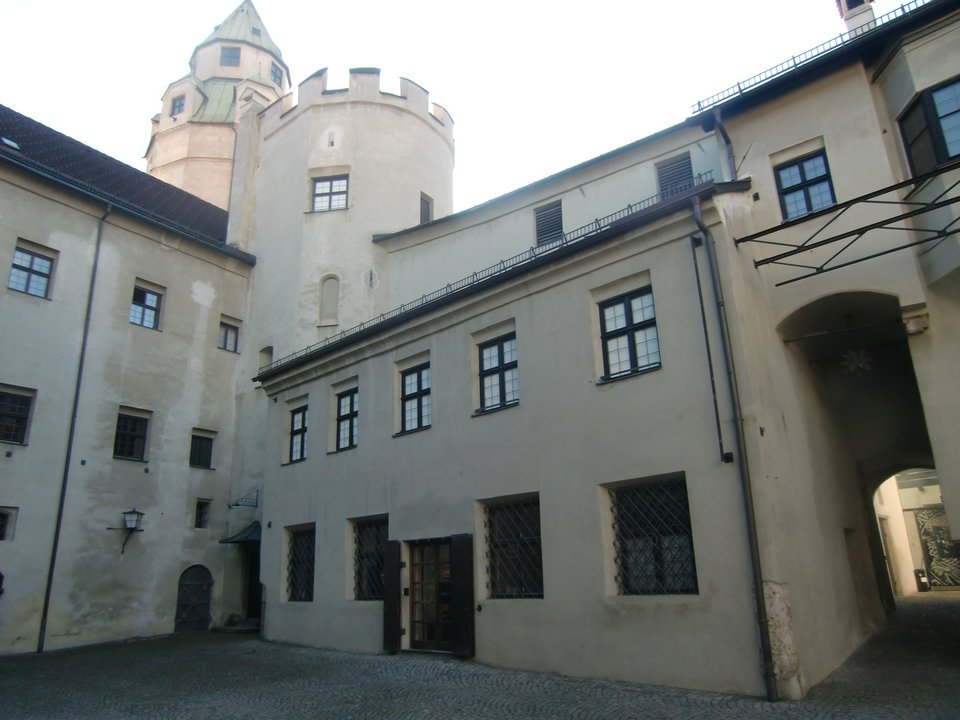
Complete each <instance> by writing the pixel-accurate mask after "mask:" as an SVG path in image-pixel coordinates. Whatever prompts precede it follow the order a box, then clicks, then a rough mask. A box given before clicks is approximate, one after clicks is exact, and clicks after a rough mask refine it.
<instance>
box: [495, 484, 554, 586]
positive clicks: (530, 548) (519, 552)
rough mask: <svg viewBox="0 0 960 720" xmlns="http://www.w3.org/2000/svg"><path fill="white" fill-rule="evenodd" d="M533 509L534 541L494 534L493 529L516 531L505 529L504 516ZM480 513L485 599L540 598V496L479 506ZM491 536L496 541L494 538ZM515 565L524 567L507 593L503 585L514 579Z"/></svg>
mask: <svg viewBox="0 0 960 720" xmlns="http://www.w3.org/2000/svg"><path fill="white" fill-rule="evenodd" d="M533 505H535V506H536V508H535V510H536V513H535V514H536V533H537V534H536V536H535V537H534V536H533V535H526V536H524V535H512V534H510V533H509V532H508V533H497V532H496V531H497V529H507V530H511V531H512V530H516V529H517V528H516V526H515V525H514V526H512V527H506V526H508V525H510V523H509V522H508V520H509V519H510V518H509V517H508V514H509V513H514V514H518V513H519V512H521V510H520V508H524V507H530V506H533ZM483 511H484V518H483V527H484V544H485V546H486V559H487V563H486V574H487V594H488V597H489V598H490V599H493V600H497V599H502V600H508V599H515V600H516V599H524V600H526V599H536V598H543V596H544V594H543V529H542V522H541V516H540V495H539V494H538V493H534V494H532V495H521V496H515V497H510V498H501V499H498V500H496V501H488V502H485V503H484V504H483ZM498 516H499V517H498ZM503 518H506V519H503ZM495 535H497V536H498V537H494V536H495ZM516 565H523V566H524V567H523V568H522V569H521V572H520V576H519V579H520V583H519V585H518V586H517V588H516V589H513V590H511V589H510V588H508V587H505V586H504V585H503V583H504V582H505V581H508V580H510V579H516V569H515V566H516ZM507 566H511V567H507ZM511 575H512V576H513V577H511Z"/></svg>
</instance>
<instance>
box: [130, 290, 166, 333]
mask: <svg viewBox="0 0 960 720" xmlns="http://www.w3.org/2000/svg"><path fill="white" fill-rule="evenodd" d="M130 322H131V323H133V324H134V325H142V326H143V327H145V328H150V329H151V330H156V329H157V328H158V327H160V294H159V293H155V292H151V291H150V290H147V289H146V288H142V287H135V288H134V289H133V300H132V301H131V302H130Z"/></svg>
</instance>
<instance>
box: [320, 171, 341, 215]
mask: <svg viewBox="0 0 960 720" xmlns="http://www.w3.org/2000/svg"><path fill="white" fill-rule="evenodd" d="M348 183H349V176H347V175H338V176H336V177H322V178H314V180H313V211H314V212H327V211H329V210H343V209H345V208H346V207H347V186H348Z"/></svg>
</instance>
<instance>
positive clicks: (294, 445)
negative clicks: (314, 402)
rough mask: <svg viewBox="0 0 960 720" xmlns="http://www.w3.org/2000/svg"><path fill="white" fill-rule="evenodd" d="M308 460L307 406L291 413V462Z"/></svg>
mask: <svg viewBox="0 0 960 720" xmlns="http://www.w3.org/2000/svg"><path fill="white" fill-rule="evenodd" d="M306 458H307V406H306V405H304V406H303V407H298V408H297V409H296V410H291V411H290V457H289V460H290V462H299V461H301V460H306Z"/></svg>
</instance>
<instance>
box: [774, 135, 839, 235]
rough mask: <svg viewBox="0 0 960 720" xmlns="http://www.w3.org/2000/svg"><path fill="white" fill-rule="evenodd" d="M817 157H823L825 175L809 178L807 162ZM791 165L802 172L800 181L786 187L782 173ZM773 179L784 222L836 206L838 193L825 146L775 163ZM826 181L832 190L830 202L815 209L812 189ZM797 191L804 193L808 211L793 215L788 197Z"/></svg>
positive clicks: (828, 187)
mask: <svg viewBox="0 0 960 720" xmlns="http://www.w3.org/2000/svg"><path fill="white" fill-rule="evenodd" d="M817 157H820V158H822V159H823V167H824V173H823V175H817V176H815V177H813V178H808V177H807V176H806V170H805V167H804V166H805V163H807V162H808V161H810V160H813V159H814V158H817ZM791 167H796V168H797V169H798V171H799V173H800V182H799V183H797V184H796V185H791V186H789V187H784V186H783V180H782V178H781V175H780V173H781V172H782V171H784V170H786V169H787V168H791ZM773 179H774V182H775V183H776V186H777V199H778V200H779V202H780V216H781V217H782V218H783V221H784V222H791V221H793V220H800V219H802V218H805V217H807V216H809V215H813V214H814V213H818V212H821V211H823V210H827V209H828V208H831V207H834V206H835V205H836V204H837V193H836V191H835V190H834V188H833V175H832V174H831V173H830V162H829V161H828V160H827V151H826V149H825V148H819V149H818V150H815V151H813V152H810V153H807V154H805V155H800V156H798V157H795V158H791V159H790V160H787V161H785V162H782V163H779V164H778V165H775V166H774V168H773ZM824 183H825V184H826V186H827V189H828V190H829V191H830V202H829V204H827V205H824V206H822V207H819V208H817V209H813V203H812V201H811V198H810V189H811V188H812V187H815V186H818V185H822V184H824ZM797 192H802V193H803V202H804V205H805V207H806V211H805V212H802V213H800V214H799V215H794V216H792V217H791V216H790V214H789V212H788V210H787V202H786V198H787V196H788V195H793V194H794V193H797Z"/></svg>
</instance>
